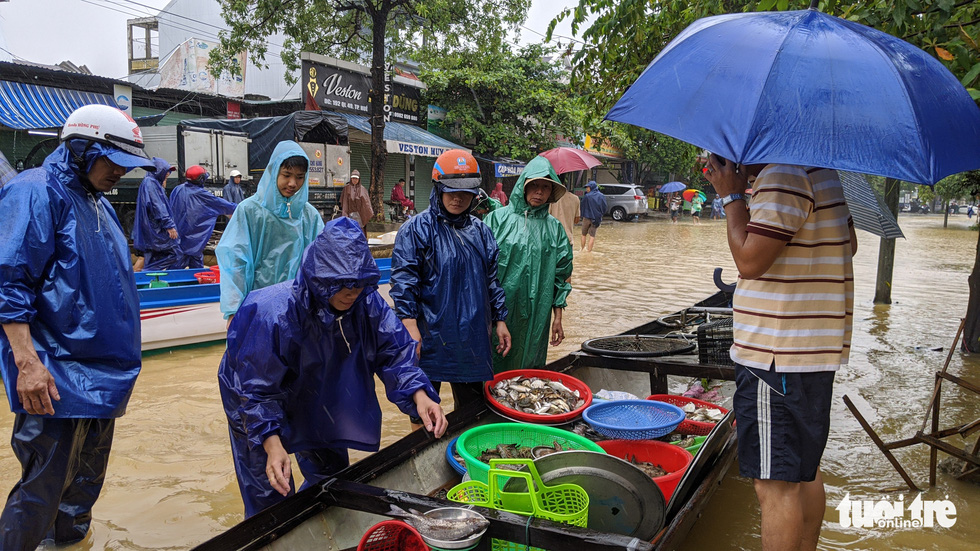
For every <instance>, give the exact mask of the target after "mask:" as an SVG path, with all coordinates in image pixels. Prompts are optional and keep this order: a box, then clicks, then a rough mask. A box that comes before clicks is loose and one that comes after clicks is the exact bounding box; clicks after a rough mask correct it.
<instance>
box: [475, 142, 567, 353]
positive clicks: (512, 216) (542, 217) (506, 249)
mask: <svg viewBox="0 0 980 551" xmlns="http://www.w3.org/2000/svg"><path fill="white" fill-rule="evenodd" d="M536 178H546V179H549V180H552V181H553V182H555V183H554V188H555V189H554V191H553V192H552V194H551V197H550V198H549V201H548V203H545V204H544V205H541V206H539V207H531V206H530V205H528V204H527V201H525V200H524V184H525V182H527V181H528V180H533V179H536ZM558 182H560V180H559V179H558V174H556V173H555V169H554V168H552V166H551V163H550V162H548V160H547V159H545V158H544V157H535V158H534V159H532V160H531V162H529V163H528V164H527V166H526V167H525V168H524V172H522V173H521V176H520V178H518V180H517V184H516V185H515V186H514V190H513V191H512V192H511V194H510V203H509V204H508V205H507V206H506V207H501V208H498V209H495V210H493V211H492V212H490V213H489V214H487V216H486V218H484V220H483V222H484V223H485V224H486V225H488V226H490V229H491V230H492V231H493V235H494V237H495V238H496V239H497V245H498V246H499V247H500V257H499V261H498V262H497V266H498V268H497V275H498V277H499V278H500V283H501V284H502V285H503V287H504V293H505V294H506V295H507V310H508V312H509V315H508V316H507V328H508V329H509V330H510V335H511V339H512V345H511V349H510V353H509V354H507V357H506V358H504V357H502V356H500V355H499V354H497V352H496V351H494V353H493V370H494V372H495V373H500V372H502V371H509V370H512V369H529V368H536V367H541V366H543V365H544V364H545V362H546V361H547V358H548V341H549V339H550V332H551V309H552V308H553V307H555V308H564V307H565V300H566V299H567V298H568V293H570V292H571V290H572V285H571V283H568V281H567V280H568V278H569V277H570V276H571V275H572V244H571V243H570V242H569V241H568V235H567V234H566V233H565V228H564V227H562V225H561V222H559V221H558V220H557V219H556V218H555V217H553V216H551V215H549V214H548V205H549V203H553V202H555V201H556V200H557V199H558V198H559V197H561V195H562V194H563V193H564V192H565V188H564V187H563V186H562V185H561V184H560V183H558ZM495 344H496V343H495Z"/></svg>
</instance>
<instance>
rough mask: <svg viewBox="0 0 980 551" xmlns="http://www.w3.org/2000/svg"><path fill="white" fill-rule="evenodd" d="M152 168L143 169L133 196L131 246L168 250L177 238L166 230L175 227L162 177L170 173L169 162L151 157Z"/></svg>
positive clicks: (148, 249)
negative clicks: (137, 193)
mask: <svg viewBox="0 0 980 551" xmlns="http://www.w3.org/2000/svg"><path fill="white" fill-rule="evenodd" d="M153 165H154V166H156V170H155V171H153V172H152V173H147V174H146V176H145V177H144V178H143V183H141V184H140V190H139V195H137V197H136V221H135V223H134V224H133V247H135V248H136V250H138V251H169V250H172V249H177V248H179V246H180V242H179V241H178V240H176V239H170V236H169V235H167V230H169V229H172V228H176V227H177V226H176V225H175V224H174V219H173V214H172V213H171V212H170V202H169V201H167V192H166V190H164V188H163V181H164V179H165V178H166V177H167V174H169V173H170V163H168V162H167V161H165V160H163V159H161V158H159V157H154V158H153Z"/></svg>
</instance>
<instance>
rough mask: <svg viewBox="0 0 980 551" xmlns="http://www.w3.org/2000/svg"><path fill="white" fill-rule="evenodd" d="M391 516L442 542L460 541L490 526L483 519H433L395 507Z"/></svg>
mask: <svg viewBox="0 0 980 551" xmlns="http://www.w3.org/2000/svg"><path fill="white" fill-rule="evenodd" d="M391 514H392V515H394V516H397V517H401V518H403V519H404V520H405V522H407V523H408V524H411V525H412V528H415V529H416V530H418V531H419V533H420V534H422V535H423V536H425V537H427V538H431V539H435V540H442V541H460V540H463V539H466V538H468V537H470V536H472V535H474V534H476V533H477V532H480V531H481V530H486V528H487V527H488V526H490V521H488V520H487V519H485V518H483V517H479V518H476V517H468V518H454V519H448V518H433V517H428V516H425V515H423V514H422V513H420V512H418V511H416V510H415V509H409V510H408V511H406V510H404V509H402V508H401V507H399V506H397V505H392V506H391Z"/></svg>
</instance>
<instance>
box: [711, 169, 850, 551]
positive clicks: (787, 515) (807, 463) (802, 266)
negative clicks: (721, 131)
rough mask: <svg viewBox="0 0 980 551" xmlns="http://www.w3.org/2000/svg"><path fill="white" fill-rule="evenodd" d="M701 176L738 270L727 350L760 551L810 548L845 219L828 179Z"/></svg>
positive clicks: (843, 349) (844, 266) (795, 174)
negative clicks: (713, 193)
mask: <svg viewBox="0 0 980 551" xmlns="http://www.w3.org/2000/svg"><path fill="white" fill-rule="evenodd" d="M749 175H752V176H756V180H755V183H754V184H753V189H754V192H753V196H752V197H753V200H752V208H751V217H750V210H748V209H746V208H745V200H746V199H745V189H746V187H747V186H748V181H747V177H748V176H749ZM705 176H706V178H707V179H708V181H709V182H711V184H712V185H713V186H714V188H715V189H716V190H717V191H718V193H720V194H721V195H722V196H723V197H724V199H722V203H723V208H724V209H725V213H726V215H727V225H728V244H729V247H730V248H731V251H732V257H733V258H734V260H735V265H736V266H737V267H738V271H739V281H738V286H737V287H736V288H735V295H734V297H733V300H732V310H733V316H734V318H735V319H734V321H735V323H734V329H733V340H734V345H733V346H732V350H731V357H732V360H734V361H735V380H736V385H737V386H736V391H735V397H734V401H733V405H734V409H735V418H736V421H737V423H736V427H737V430H738V442H739V444H738V458H739V473H740V474H741V475H742V476H745V477H747V478H752V479H753V481H754V485H755V490H756V495H757V496H758V497H759V504H760V505H761V507H762V541H763V549H767V550H768V549H814V548H816V544H817V539H818V537H819V535H820V525H821V523H822V522H823V513H824V509H825V507H826V496H825V495H824V489H823V480H822V479H821V477H820V470H819V466H820V458H821V456H822V455H823V450H824V447H825V446H826V443H827V437H828V435H829V433H830V406H831V401H832V399H833V388H834V374H835V373H836V371H837V370H838V369H840V366H841V364H846V363H847V360H848V353H849V352H850V340H851V313H852V312H853V302H854V276H853V270H852V267H851V257H852V256H853V255H854V253H855V252H856V251H857V238H856V236H855V234H854V227H853V224H852V223H851V217H850V212H849V211H848V209H847V205H846V203H845V202H844V197H843V191H842V190H841V187H840V183H839V182H838V181H837V179H838V176H837V171H835V170H829V169H821V168H806V167H801V166H795V165H783V164H768V165H762V164H757V165H750V166H737V165H735V164H734V163H732V162H731V161H728V162H724V164H722V160H721V159H720V158H718V157H717V156H715V155H712V156H710V157H709V159H708V170H707V171H706V172H705Z"/></svg>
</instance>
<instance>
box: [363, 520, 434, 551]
mask: <svg viewBox="0 0 980 551" xmlns="http://www.w3.org/2000/svg"><path fill="white" fill-rule="evenodd" d="M357 551H429V546H428V545H426V544H425V541H423V540H422V535H421V534H419V533H418V530H416V529H415V528H412V527H411V526H409V525H408V524H406V523H405V522H403V521H400V520H384V521H381V522H379V523H377V524H375V525H374V526H372V527H370V528H368V531H367V532H365V533H364V536H363V537H361V542H360V543H358V544H357Z"/></svg>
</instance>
